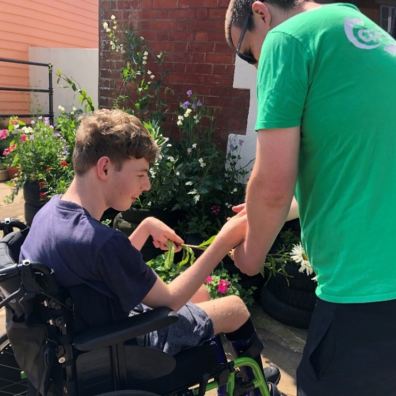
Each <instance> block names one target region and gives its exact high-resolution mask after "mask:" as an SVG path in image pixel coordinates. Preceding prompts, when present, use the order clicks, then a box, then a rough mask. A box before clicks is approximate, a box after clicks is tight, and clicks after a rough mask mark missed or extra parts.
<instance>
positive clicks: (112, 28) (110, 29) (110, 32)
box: [102, 15, 125, 54]
mask: <svg viewBox="0 0 396 396" xmlns="http://www.w3.org/2000/svg"><path fill="white" fill-rule="evenodd" d="M102 26H103V29H104V31H105V32H106V34H107V37H108V38H109V39H110V47H111V49H112V50H113V51H116V52H121V53H122V54H124V53H125V50H124V45H123V44H120V43H119V42H118V39H117V37H116V35H115V32H116V31H117V29H118V26H117V19H116V17H115V15H112V16H111V17H110V24H109V22H106V21H105V22H103V24H102Z"/></svg>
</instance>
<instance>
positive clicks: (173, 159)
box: [168, 155, 176, 162]
mask: <svg viewBox="0 0 396 396" xmlns="http://www.w3.org/2000/svg"><path fill="white" fill-rule="evenodd" d="M168 160H169V161H170V162H175V161H176V160H175V158H174V157H172V156H171V155H170V156H168Z"/></svg>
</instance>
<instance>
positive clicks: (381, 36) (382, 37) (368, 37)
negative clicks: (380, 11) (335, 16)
mask: <svg viewBox="0 0 396 396" xmlns="http://www.w3.org/2000/svg"><path fill="white" fill-rule="evenodd" d="M344 30H345V34H346V36H347V38H348V40H349V41H350V42H351V43H352V44H353V45H354V46H355V47H357V48H360V49H364V50H372V49H375V48H379V47H383V48H384V50H385V51H387V52H388V53H390V54H391V55H394V56H396V42H395V40H394V39H393V38H392V37H391V36H390V35H389V34H388V33H386V32H385V31H383V30H382V29H380V28H379V27H376V28H367V27H366V26H365V24H364V21H363V20H362V19H359V18H346V19H345V21H344Z"/></svg>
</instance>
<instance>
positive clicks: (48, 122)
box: [44, 117, 50, 125]
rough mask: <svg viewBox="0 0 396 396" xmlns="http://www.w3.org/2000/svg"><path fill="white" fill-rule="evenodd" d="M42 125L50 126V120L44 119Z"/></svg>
mask: <svg viewBox="0 0 396 396" xmlns="http://www.w3.org/2000/svg"><path fill="white" fill-rule="evenodd" d="M44 124H45V125H49V124H50V119H49V117H44Z"/></svg>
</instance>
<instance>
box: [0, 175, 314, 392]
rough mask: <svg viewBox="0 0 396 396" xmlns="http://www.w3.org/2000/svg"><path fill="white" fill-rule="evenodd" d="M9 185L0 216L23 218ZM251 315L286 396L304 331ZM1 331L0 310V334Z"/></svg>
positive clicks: (3, 190)
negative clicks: (8, 197) (277, 369)
mask: <svg viewBox="0 0 396 396" xmlns="http://www.w3.org/2000/svg"><path fill="white" fill-rule="evenodd" d="M10 191H11V188H10V186H9V185H7V184H6V183H4V182H0V218H1V219H2V218H5V217H16V218H18V219H20V220H22V221H24V214H23V213H24V209H23V197H22V193H21V192H20V193H19V194H18V195H17V197H16V198H15V200H14V201H13V202H12V203H5V202H4V198H5V197H6V196H7V195H9V193H10ZM251 312H252V318H253V321H254V323H255V326H256V329H257V331H258V333H259V336H260V338H261V340H262V341H263V343H264V350H263V353H262V358H263V361H264V363H265V364H267V363H269V362H272V363H273V364H275V365H277V366H278V367H279V368H280V370H281V373H282V377H281V380H280V383H279V385H278V387H279V389H280V390H281V391H282V392H283V393H284V394H285V395H287V396H296V385H295V373H296V368H297V366H298V363H299V361H300V358H301V355H302V350H303V348H304V343H305V338H306V331H305V330H300V329H296V328H293V327H289V326H285V325H283V324H281V323H279V322H278V321H276V320H274V319H272V318H271V317H269V316H268V315H267V314H266V313H264V312H263V311H262V309H261V308H260V306H254V307H253V309H251ZM3 332H4V312H3V311H2V310H0V334H3Z"/></svg>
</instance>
